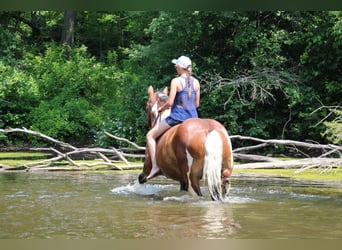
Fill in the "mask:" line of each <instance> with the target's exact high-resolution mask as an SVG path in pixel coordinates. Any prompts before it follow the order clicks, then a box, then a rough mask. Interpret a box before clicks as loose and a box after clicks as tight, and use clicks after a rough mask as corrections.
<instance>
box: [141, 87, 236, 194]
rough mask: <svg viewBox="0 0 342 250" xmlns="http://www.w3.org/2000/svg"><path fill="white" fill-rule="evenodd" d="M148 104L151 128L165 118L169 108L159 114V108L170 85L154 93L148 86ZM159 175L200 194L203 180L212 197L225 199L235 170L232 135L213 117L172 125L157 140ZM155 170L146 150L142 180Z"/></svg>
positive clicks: (148, 119)
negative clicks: (230, 136) (230, 178)
mask: <svg viewBox="0 0 342 250" xmlns="http://www.w3.org/2000/svg"><path fill="white" fill-rule="evenodd" d="M148 97H149V100H148V102H147V104H146V114H147V122H148V125H149V127H150V128H152V127H153V126H155V125H156V124H157V123H158V122H160V119H165V118H166V117H167V116H168V115H169V114H170V110H166V111H164V112H163V113H162V114H158V107H159V106H161V105H163V104H164V103H165V102H166V101H167V99H168V95H167V88H165V89H164V91H163V92H154V90H153V87H152V86H149V88H148ZM156 157H157V164H158V166H159V168H160V172H159V173H158V174H162V175H164V176H166V177H168V178H171V179H173V180H176V181H179V182H180V189H181V190H182V191H183V190H184V191H189V193H190V194H191V195H193V196H195V197H201V196H202V193H201V190H200V180H201V179H202V177H204V179H205V180H206V182H207V185H208V189H209V193H210V196H211V198H212V199H213V200H223V199H224V198H225V197H226V195H227V193H228V190H229V187H230V182H229V177H230V176H231V174H232V171H233V153H232V146H231V142H230V138H229V136H228V133H227V131H226V129H225V128H224V126H223V125H222V124H221V123H219V122H217V121H215V120H212V119H199V118H190V119H188V120H186V121H184V122H182V123H181V124H178V125H176V126H173V127H171V128H170V129H168V130H167V131H166V132H165V133H164V134H162V135H161V136H160V137H159V138H158V139H157V145H156ZM151 169H152V162H151V158H150V156H149V153H148V150H147V149H146V152H145V161H144V167H143V172H142V173H141V174H140V175H139V178H138V180H139V183H140V184H142V183H145V182H146V181H147V179H146V177H147V176H148V174H149V173H150V171H151Z"/></svg>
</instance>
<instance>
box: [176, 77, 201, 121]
mask: <svg viewBox="0 0 342 250" xmlns="http://www.w3.org/2000/svg"><path fill="white" fill-rule="evenodd" d="M180 77H181V78H183V79H184V80H185V87H184V88H183V89H182V90H180V91H178V92H177V93H176V96H175V100H174V102H173V104H172V106H171V114H170V117H171V118H173V119H174V120H177V121H185V120H186V119H189V118H197V117H198V114H197V109H196V90H195V88H194V84H193V83H194V78H193V77H191V78H190V81H191V85H190V88H191V96H190V98H189V97H188V85H189V84H188V78H187V77H184V76H180Z"/></svg>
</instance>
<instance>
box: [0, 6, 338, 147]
mask: <svg viewBox="0 0 342 250" xmlns="http://www.w3.org/2000/svg"><path fill="white" fill-rule="evenodd" d="M0 46H1V50H0V128H15V127H25V128H29V129H32V130H36V131H40V132H41V133H44V134H47V135H49V136H51V137H54V138H58V139H59V140H62V141H68V142H70V143H73V144H75V145H98V146H108V145H110V144H111V143H113V141H110V140H109V139H108V138H107V137H106V136H105V134H104V131H108V132H110V133H112V134H115V135H117V136H120V137H124V138H127V139H129V140H131V141H134V142H136V143H138V144H140V145H144V144H145V134H146V132H147V130H148V127H147V123H146V118H145V104H146V100H147V87H148V85H150V84H152V85H153V86H154V87H155V88H157V89H158V88H159V89H162V88H163V87H165V86H169V85H170V80H171V79H172V78H173V77H174V76H175V74H176V72H175V70H174V67H173V65H172V64H171V60H172V59H173V58H177V57H179V56H180V55H186V56H189V57H190V58H191V59H192V61H193V67H194V74H195V75H196V77H197V78H198V79H199V80H200V83H201V105H200V108H199V115H200V117H210V118H213V119H217V120H218V121H220V122H221V123H223V124H224V126H225V127H226V128H227V130H228V132H229V133H230V134H231V135H233V134H240V135H246V136H254V137H259V138H264V139H269V138H278V139H293V140H301V141H305V140H311V141H316V142H320V143H337V144H338V143H341V141H342V139H341V137H342V136H341V126H340V124H341V117H342V112H341V101H342V98H341V97H342V88H341V83H342V74H341V69H342V13H341V12H339V11H316V12H308V11H298V12H285V11H271V12H269V11H253V12H252V11H251V12H232V11H228V12H227V11H225V12H209V11H170V12H169V11H142V12H132V11H115V12H95V11H90V12H89V11H65V12H57V11H15V12H14V11H13V12H0ZM41 143H42V142H38V141H35V139H34V138H31V137H29V135H25V134H23V135H20V134H15V135H14V134H13V135H10V134H8V135H5V134H0V146H1V147H6V146H9V145H18V146H21V145H26V144H31V145H32V144H33V145H39V144H41Z"/></svg>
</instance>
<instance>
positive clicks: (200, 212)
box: [0, 172, 342, 239]
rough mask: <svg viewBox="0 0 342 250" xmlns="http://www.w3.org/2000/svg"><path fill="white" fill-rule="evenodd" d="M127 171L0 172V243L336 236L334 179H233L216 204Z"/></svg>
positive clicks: (341, 204)
mask: <svg viewBox="0 0 342 250" xmlns="http://www.w3.org/2000/svg"><path fill="white" fill-rule="evenodd" d="M137 176H138V173H137V172H132V173H118V172H110V173H78V172H77V173H76V172H73V173H34V174H33V173H1V174H0V239H7V238H11V239H134V238H158V239H170V238H171V239H172V238H195V239H198V238H200V239H209V238H213V239H230V238H250V239H251V238H252V239H261V238H262V239H265V238H341V237H342V222H341V221H342V196H341V192H338V193H336V192H335V193H334V192H330V190H332V191H333V190H334V189H335V190H336V188H337V189H340V188H342V182H335V183H332V184H329V185H327V184H322V183H318V182H305V181H293V180H292V181H291V180H290V179H285V178H261V177H250V176H243V175H237V176H234V179H233V183H232V188H231V191H230V195H229V197H228V198H227V199H226V200H225V201H224V202H223V203H220V202H212V201H210V200H209V198H208V197H209V196H208V192H207V188H206V187H205V186H204V185H203V187H202V191H203V193H204V196H205V197H204V198H203V199H200V200H194V199H193V198H191V197H190V196H188V195H187V194H186V193H183V192H179V186H178V184H177V183H176V182H174V181H171V180H168V179H165V178H163V177H158V178H156V179H155V180H152V181H150V182H149V183H148V184H145V185H139V184H137V183H136V178H137Z"/></svg>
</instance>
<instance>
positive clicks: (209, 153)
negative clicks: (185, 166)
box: [203, 130, 223, 200]
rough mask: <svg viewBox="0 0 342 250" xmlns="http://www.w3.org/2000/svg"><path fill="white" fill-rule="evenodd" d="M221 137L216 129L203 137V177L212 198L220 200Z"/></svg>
mask: <svg viewBox="0 0 342 250" xmlns="http://www.w3.org/2000/svg"><path fill="white" fill-rule="evenodd" d="M222 145H223V143H222V139H221V136H220V134H219V133H218V132H217V131H216V130H212V131H210V132H209V133H208V134H207V137H206V139H205V144H204V148H205V158H204V169H203V173H204V179H205V180H206V181H207V184H208V188H209V193H210V195H211V197H212V199H214V200H222V187H221V168H222V153H223V150H222Z"/></svg>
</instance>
